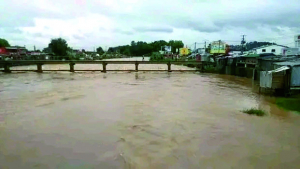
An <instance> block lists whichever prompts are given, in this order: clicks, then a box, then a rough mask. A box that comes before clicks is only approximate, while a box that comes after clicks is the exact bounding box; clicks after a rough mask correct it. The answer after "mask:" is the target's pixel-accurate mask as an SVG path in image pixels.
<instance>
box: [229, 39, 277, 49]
mask: <svg viewBox="0 0 300 169" xmlns="http://www.w3.org/2000/svg"><path fill="white" fill-rule="evenodd" d="M272 44H276V43H270V42H257V41H254V42H248V43H246V44H245V47H244V50H246V51H247V50H251V49H254V48H257V47H261V46H264V45H272ZM229 47H230V51H241V50H242V46H241V45H230V46H229Z"/></svg>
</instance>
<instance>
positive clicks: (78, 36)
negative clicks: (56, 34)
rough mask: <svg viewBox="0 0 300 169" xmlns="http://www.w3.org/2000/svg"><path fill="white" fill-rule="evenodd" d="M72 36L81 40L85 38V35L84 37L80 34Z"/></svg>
mask: <svg viewBox="0 0 300 169" xmlns="http://www.w3.org/2000/svg"><path fill="white" fill-rule="evenodd" d="M73 38H74V39H77V40H83V39H85V38H86V37H85V36H81V35H73Z"/></svg>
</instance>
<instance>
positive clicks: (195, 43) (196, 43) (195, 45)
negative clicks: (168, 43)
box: [194, 42, 197, 52]
mask: <svg viewBox="0 0 300 169" xmlns="http://www.w3.org/2000/svg"><path fill="white" fill-rule="evenodd" d="M196 45H197V42H195V49H194V51H195V52H196Z"/></svg>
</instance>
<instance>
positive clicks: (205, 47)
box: [204, 41, 206, 53]
mask: <svg viewBox="0 0 300 169" xmlns="http://www.w3.org/2000/svg"><path fill="white" fill-rule="evenodd" d="M204 53H206V41H204Z"/></svg>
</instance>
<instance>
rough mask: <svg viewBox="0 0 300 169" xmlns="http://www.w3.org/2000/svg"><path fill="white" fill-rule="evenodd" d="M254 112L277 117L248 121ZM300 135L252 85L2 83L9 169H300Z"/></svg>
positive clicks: (172, 77) (59, 75) (0, 130)
mask: <svg viewBox="0 0 300 169" xmlns="http://www.w3.org/2000/svg"><path fill="white" fill-rule="evenodd" d="M132 59H136V58H131V60H132ZM127 60H128V59H127ZM64 66H67V67H66V68H68V65H50V66H48V67H49V68H53V69H54V68H57V67H64ZM76 66H77V65H76ZM79 66H82V68H84V69H89V68H95V67H97V66H101V65H78V67H79ZM144 66H147V67H145V69H149V68H153V69H156V68H161V69H166V67H167V66H164V65H144ZM110 67H111V68H114V69H123V68H124V69H133V68H134V65H121V66H119V65H110ZM141 67H142V65H141ZM26 68H28V67H26ZM29 68H30V66H29ZM32 68H36V67H35V66H33V67H32ZM173 68H174V69H189V68H187V67H183V66H173V65H172V69H173ZM14 69H19V67H18V68H14ZM20 69H24V67H23V68H22V67H20ZM108 69H109V68H108ZM252 107H256V108H261V109H264V110H266V111H267V112H268V116H265V117H257V116H250V115H247V114H244V113H242V112H241V110H244V109H247V108H252ZM299 129H300V116H299V115H297V114H296V113H294V112H288V111H284V110H282V109H280V108H278V107H277V106H276V105H275V104H274V98H271V97H267V96H262V95H259V94H258V93H257V92H256V89H255V87H253V84H252V82H251V79H247V78H241V77H235V76H229V75H218V74H201V73H187V72H185V73H181V72H172V73H167V72H160V73H158V72H143V71H141V72H138V73H135V72H132V73H128V72H109V73H106V74H104V73H100V72H81V73H78V72H76V73H69V72H45V73H41V74H39V73H34V72H27V73H11V74H0V168H9V169H11V168H12V169H17V168H20V169H21V168H22V169H27V168H28V169H29V168H50V169H52V168H63V169H66V168H104V169H106V168H108V169H114V168H125V169H127V168H128V169H129V168H132V169H140V168H141V169H144V168H145V169H148V168H151V169H152V168H155V169H160V168H163V169H166V168H170V169H182V168H191V169H193V168H195V169H198V168H222V169H226V168H245V169H248V168H249V169H252V168H285V169H286V168H291V169H293V168H298V167H299V166H300V141H299V138H300V132H299Z"/></svg>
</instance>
